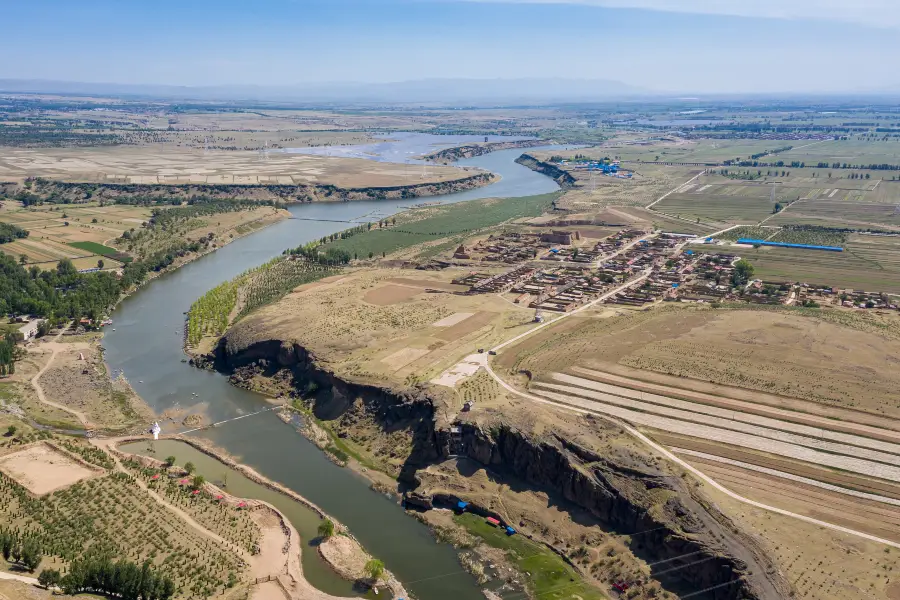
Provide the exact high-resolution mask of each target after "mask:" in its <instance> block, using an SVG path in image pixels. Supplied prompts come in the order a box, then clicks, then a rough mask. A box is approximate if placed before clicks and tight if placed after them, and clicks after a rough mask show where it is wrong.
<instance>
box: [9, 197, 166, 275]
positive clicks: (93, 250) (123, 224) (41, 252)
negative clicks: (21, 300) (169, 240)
mask: <svg viewBox="0 0 900 600" xmlns="http://www.w3.org/2000/svg"><path fill="white" fill-rule="evenodd" d="M149 217H150V212H149V210H147V209H144V208H139V207H133V206H104V207H99V206H93V205H90V206H69V205H67V206H65V207H57V206H54V205H45V206H39V207H29V208H25V209H18V210H13V211H8V212H7V211H4V212H2V213H0V221H3V222H6V223H12V224H15V225H18V226H19V227H22V228H24V229H26V230H28V231H29V233H30V235H29V237H28V238H27V239H23V240H16V241H15V242H13V243H10V244H4V245H3V247H2V248H0V249H2V251H3V252H4V253H6V254H9V255H12V256H15V257H16V258H18V257H20V256H23V255H24V256H25V260H26V262H27V263H28V264H36V265H37V266H38V267H40V268H42V269H44V268H48V267H51V268H52V267H55V266H56V262H58V261H59V260H61V259H63V258H69V259H73V260H77V259H79V258H84V257H91V256H93V257H95V258H93V260H92V261H89V262H91V263H92V264H87V263H86V262H85V261H84V260H82V261H80V264H76V266H77V267H78V268H81V269H85V268H91V267H96V266H97V264H96V263H97V258H98V257H101V256H102V257H104V258H105V260H104V263H105V266H106V267H116V266H118V265H119V263H120V262H123V261H125V260H126V259H127V257H126V255H124V254H122V253H121V252H120V251H118V250H116V249H115V248H111V247H109V246H106V245H105V243H106V242H107V241H108V240H110V239H114V238H117V237H119V236H121V235H122V232H124V231H126V230H129V229H132V228H135V227H139V226H140V223H142V222H144V221H145V220H147V219H149ZM95 220H96V222H94V221H95ZM66 223H68V225H66ZM111 260H115V262H111Z"/></svg>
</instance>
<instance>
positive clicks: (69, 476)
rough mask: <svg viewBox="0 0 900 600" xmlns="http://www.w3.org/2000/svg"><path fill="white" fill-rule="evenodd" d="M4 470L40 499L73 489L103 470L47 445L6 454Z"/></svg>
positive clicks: (1, 462)
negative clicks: (91, 467) (43, 496)
mask: <svg viewBox="0 0 900 600" xmlns="http://www.w3.org/2000/svg"><path fill="white" fill-rule="evenodd" d="M0 470H2V471H3V472H4V473H6V474H7V475H8V476H9V477H12V478H13V479H15V480H16V481H18V482H19V483H20V484H21V485H23V486H24V487H26V488H28V490H29V491H31V492H32V493H34V494H36V495H38V496H42V495H44V494H47V493H50V492H54V491H56V490H59V489H62V488H66V487H69V486H70V485H72V484H75V483H78V482H79V481H83V480H85V479H87V478H89V477H93V476H95V475H97V473H98V472H99V471H100V469H90V468H88V467H87V466H85V465H84V464H83V463H82V462H80V461H77V460H75V459H73V458H72V457H71V456H69V455H67V454H66V453H65V452H62V451H60V450H58V449H57V448H54V447H53V446H51V445H49V444H45V443H38V444H35V445H32V446H30V447H28V448H24V449H22V450H19V451H17V452H13V453H11V454H5V455H3V457H2V458H0Z"/></svg>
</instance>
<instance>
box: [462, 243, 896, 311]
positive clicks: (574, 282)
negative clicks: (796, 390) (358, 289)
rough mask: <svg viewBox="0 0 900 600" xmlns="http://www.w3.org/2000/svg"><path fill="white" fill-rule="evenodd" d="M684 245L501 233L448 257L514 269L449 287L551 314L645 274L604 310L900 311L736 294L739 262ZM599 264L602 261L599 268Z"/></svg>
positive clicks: (817, 294)
mask: <svg viewBox="0 0 900 600" xmlns="http://www.w3.org/2000/svg"><path fill="white" fill-rule="evenodd" d="M691 238H693V236H686V235H681V234H672V233H661V234H659V235H656V236H649V235H647V234H646V232H644V231H642V230H639V229H623V230H621V231H619V232H617V233H615V234H613V235H611V236H609V237H607V238H605V239H603V240H601V241H599V242H598V243H597V244H595V245H594V246H593V247H592V248H584V247H579V245H578V244H577V242H578V241H580V239H581V237H580V235H579V233H578V232H577V231H567V230H551V231H550V232H549V233H546V232H545V233H510V232H505V233H500V234H496V235H492V236H490V237H489V238H488V239H486V240H482V241H480V242H479V243H478V244H476V246H475V247H474V248H473V249H472V251H468V250H467V249H466V248H465V247H464V246H460V247H459V248H457V251H456V254H455V257H456V258H472V257H473V255H474V256H480V257H481V260H484V261H488V262H502V263H509V264H513V265H515V266H514V267H513V268H511V269H509V270H508V271H505V272H503V273H500V274H488V273H478V272H472V273H469V274H468V275H466V276H464V277H460V278H458V279H456V280H454V281H453V283H456V284H461V285H466V286H469V288H470V289H469V292H468V293H473V294H479V293H495V294H498V293H508V292H513V293H515V294H518V295H517V297H516V298H515V299H514V300H513V302H515V303H516V304H520V305H522V306H529V307H531V308H535V309H537V310H538V311H542V310H547V311H554V312H569V311H571V310H574V309H575V308H577V307H579V306H583V305H584V304H586V303H588V302H592V301H594V300H596V299H597V298H598V297H599V296H601V295H602V294H604V293H605V292H607V291H609V290H610V289H612V288H613V287H615V286H616V285H620V284H622V283H626V282H627V281H628V280H630V279H632V278H634V277H636V276H637V275H639V274H641V273H648V272H649V275H647V276H646V277H645V278H644V279H642V280H641V281H640V282H638V283H635V284H634V285H633V286H630V287H628V288H626V289H624V290H622V291H620V292H618V293H616V294H614V295H612V296H610V297H609V298H606V299H604V302H606V303H608V304H619V305H623V306H634V307H640V306H644V305H645V304H649V303H653V302H658V301H676V302H710V303H712V302H720V301H740V302H748V303H753V304H771V305H778V304H781V305H800V306H816V305H823V304H828V305H833V306H843V307H847V308H855V309H888V310H900V309H898V305H900V299H898V298H897V297H895V296H890V295H887V294H884V293H875V292H865V291H860V290H852V289H838V288H830V287H821V286H810V285H807V284H805V283H793V282H785V281H767V280H759V279H756V280H752V281H750V282H749V283H746V284H745V285H743V286H742V287H741V288H739V289H736V288H735V287H734V285H733V274H734V264H735V263H736V262H737V261H738V260H739V259H740V257H738V256H736V255H734V254H727V253H722V254H712V253H706V252H703V251H696V252H695V251H694V250H692V249H690V247H688V248H687V249H684V242H685V241H686V239H691ZM629 244H631V246H630V247H628V249H627V250H625V251H622V249H623V247H626V246H628V245H629ZM617 252H618V254H616V253H617ZM541 253H544V254H543V255H542V256H540V260H541V261H548V262H554V263H558V266H548V267H546V268H542V267H540V266H539V263H537V262H536V258H537V257H538V256H539V255H540V254H541ZM613 254H615V256H611V255H613ZM604 256H609V258H607V259H605V260H604V259H603V258H602V257H604ZM579 263H580V264H579ZM598 263H599V264H598ZM595 265H596V266H595Z"/></svg>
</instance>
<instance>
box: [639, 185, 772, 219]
mask: <svg viewBox="0 0 900 600" xmlns="http://www.w3.org/2000/svg"><path fill="white" fill-rule="evenodd" d="M716 187H718V188H719V189H718V190H716V192H717V193H716V192H713V193H705V194H703V195H702V196H701V195H698V194H672V195H670V196H669V197H668V198H666V199H665V200H663V201H662V202H660V203H659V204H657V205H655V206H654V208H655V209H656V210H658V211H659V212H662V213H665V214H670V215H675V216H677V217H681V218H683V219H691V220H693V219H699V220H701V221H705V222H715V223H747V224H750V223H758V222H760V221H762V220H763V219H765V218H766V217H768V216H769V215H771V214H772V212H773V210H774V207H775V203H774V202H772V201H771V199H770V197H769V194H768V190H766V189H748V190H743V189H737V188H739V187H740V186H716ZM711 192H712V191H711Z"/></svg>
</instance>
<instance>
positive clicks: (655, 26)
mask: <svg viewBox="0 0 900 600" xmlns="http://www.w3.org/2000/svg"><path fill="white" fill-rule="evenodd" d="M0 7H2V14H3V18H4V21H7V22H8V23H14V24H16V25H15V26H13V27H9V26H7V27H4V28H3V37H2V38H0V78H19V79H59V80H68V81H93V82H116V83H161V84H177V85H217V84H264V85H274V84H295V83H303V82H312V81H316V82H321V81H370V82H385V81H400V80H410V79H423V78H433V77H473V78H497V77H505V78H509V77H545V76H556V77H575V78H587V79H615V80H619V81H623V82H625V83H629V84H632V85H637V86H641V87H645V88H649V89H654V90H665V91H673V92H702V93H709V92H725V93H730V92H778V91H791V92H803V91H808V92H830V91H848V92H857V91H873V90H882V89H888V88H892V89H894V90H900V74H897V71H896V66H895V63H896V57H898V56H900V36H898V33H900V0H844V1H841V2H838V0H753V1H752V2H751V1H743V2H741V0H731V1H727V2H726V1H723V0H533V1H532V0H456V1H436V0H215V1H212V0H177V1H173V0H126V1H121V0H80V1H72V0H28V1H27V2H24V1H23V2H19V1H13V0H5V1H3V2H0Z"/></svg>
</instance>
